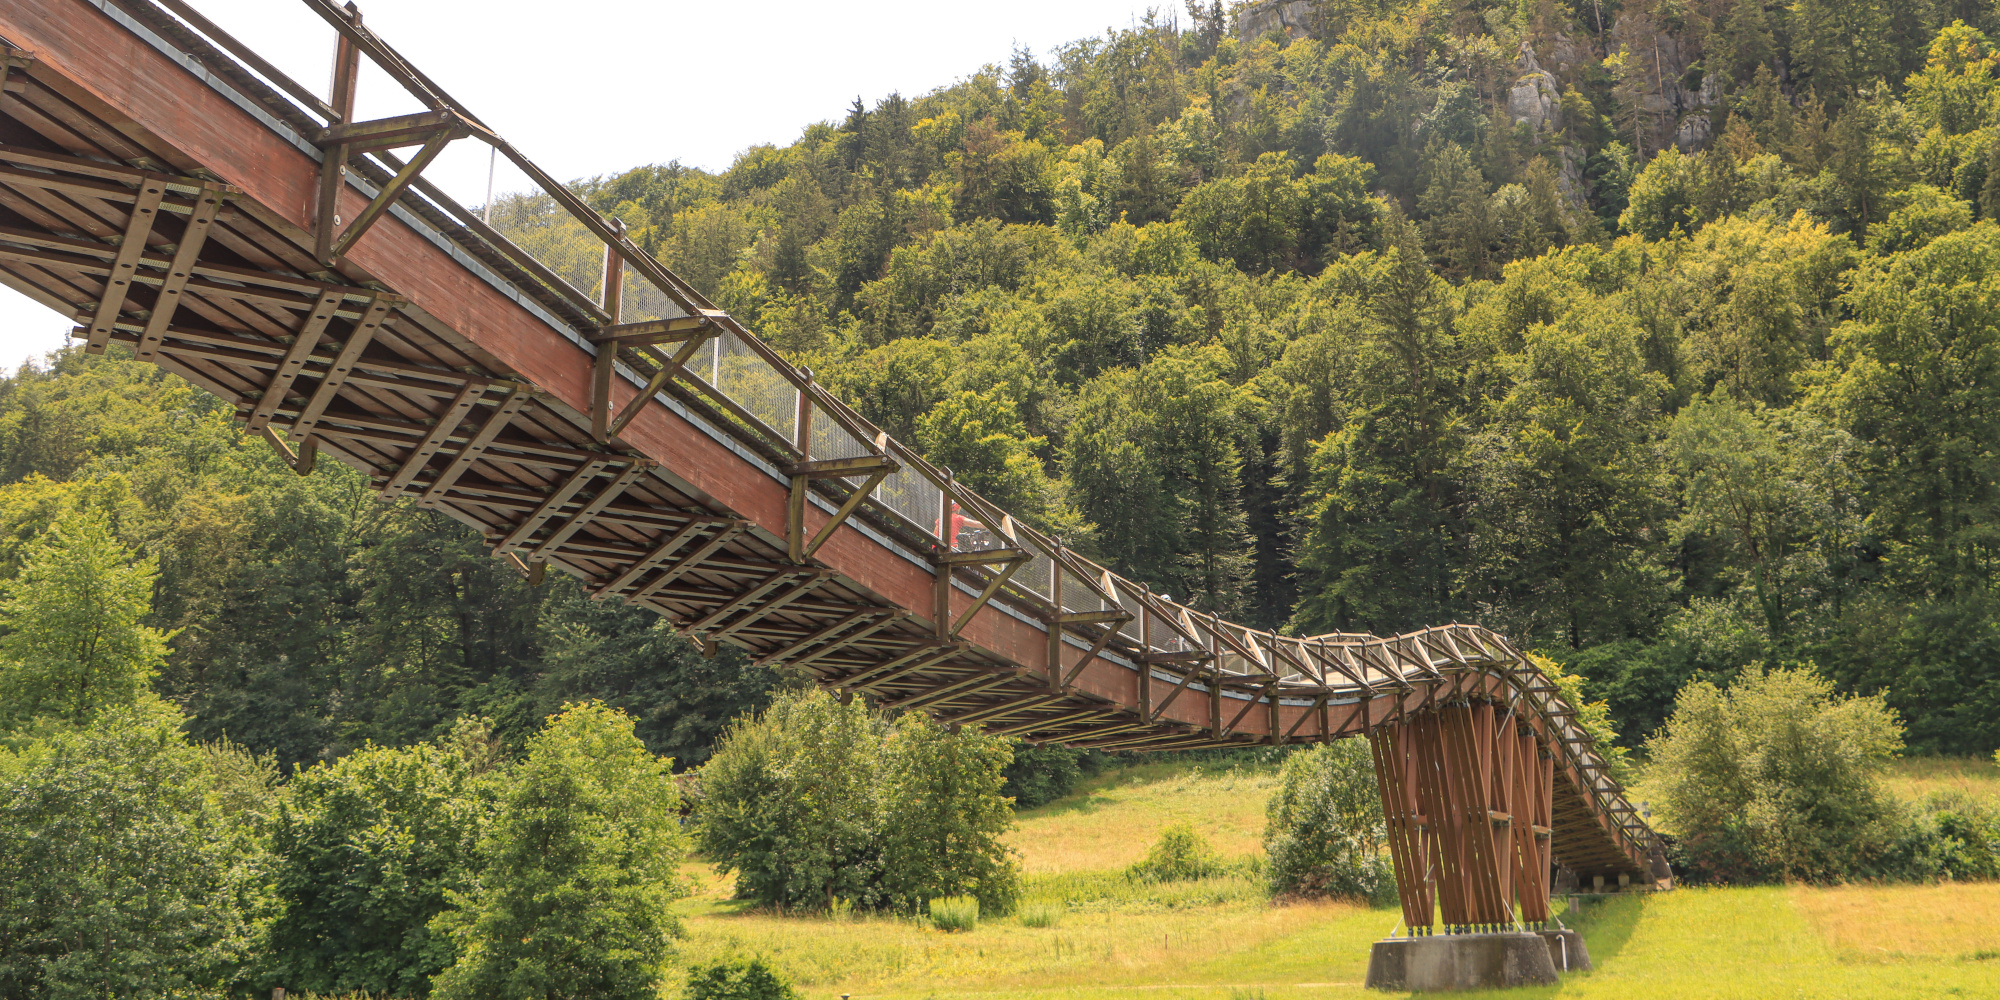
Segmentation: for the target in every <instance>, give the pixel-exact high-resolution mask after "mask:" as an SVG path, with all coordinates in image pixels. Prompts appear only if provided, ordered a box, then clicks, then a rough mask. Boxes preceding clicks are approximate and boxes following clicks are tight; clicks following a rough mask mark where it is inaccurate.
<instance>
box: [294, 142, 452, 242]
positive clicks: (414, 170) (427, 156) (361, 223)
mask: <svg viewBox="0 0 2000 1000" xmlns="http://www.w3.org/2000/svg"><path fill="white" fill-rule="evenodd" d="M453 135H454V133H453V132H452V131H451V130H449V129H447V130H444V131H440V132H436V133H433V134H432V135H431V138H430V141H428V142H426V143H424V148H422V149H420V150H418V151H417V155H415V156H412V157H410V162H408V163H405V164H403V169H401V170H398V171H396V176H394V177H391V178H389V183H387V184H384V185H382V190H381V191H379V192H377V193H376V195H375V200H374V201H371V202H369V203H368V207H367V208H364V209H362V210H361V214H360V215H357V216H355V217H354V221H353V222H351V223H349V224H348V226H347V228H346V229H345V230H344V231H342V232H341V234H340V239H339V240H336V241H335V242H334V244H333V248H332V250H331V251H329V254H330V256H329V257H328V258H327V259H326V260H325V263H328V264H331V263H333V258H334V257H340V256H342V255H344V254H346V253H347V251H348V250H350V249H353V247H354V243H355V241H356V240H359V239H360V238H361V236H362V234H364V233H366V232H368V229H369V227H371V226H373V225H375V223H376V222H377V221H379V220H380V219H381V218H382V216H384V215H386V214H388V211H389V206H391V205H394V204H395V203H396V199H398V198H401V197H402V196H403V190H404V189H405V188H407V187H409V186H410V182H411V181H413V180H416V179H417V175H418V174H420V173H422V172H423V169H424V168H425V167H428V166H430V165H431V161H432V160H435V159H437V156H438V154H439V153H442V152H444V147H445V144H447V143H449V142H451V140H452V137H453ZM339 148H341V149H343V150H344V149H345V148H346V147H339Z"/></svg>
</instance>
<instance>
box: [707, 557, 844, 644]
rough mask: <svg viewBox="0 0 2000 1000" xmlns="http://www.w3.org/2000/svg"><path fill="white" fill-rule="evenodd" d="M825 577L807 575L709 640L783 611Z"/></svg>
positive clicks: (823, 581) (825, 575)
mask: <svg viewBox="0 0 2000 1000" xmlns="http://www.w3.org/2000/svg"><path fill="white" fill-rule="evenodd" d="M826 577H827V574H825V573H810V574H807V575H806V577H805V579H803V580H800V581H799V582H798V583H795V584H793V585H792V587H791V589H789V590H787V591H785V592H784V593H782V594H779V595H778V596H776V597H773V598H771V599H770V600H768V601H765V602H764V603H762V604H759V605H757V606H756V607H754V608H751V609H750V610H749V611H746V612H744V613H743V614H742V615H741V616H739V617H738V618H737V619H736V620H735V621H733V622H730V623H729V624H727V625H724V626H722V627H721V628H719V629H716V630H715V633H714V634H713V635H711V636H710V637H709V638H711V639H721V638H723V637H725V636H728V635H731V634H734V633H735V632H737V631H739V630H741V629H744V628H746V627H748V626H750V625H752V624H755V623H756V622H758V621H760V620H762V619H763V618H764V617H765V616H767V615H770V614H774V613H776V612H779V611H782V610H784V608H785V605H787V604H790V603H792V602H793V601H796V600H798V599H799V598H801V597H804V596H806V595H807V594H809V593H811V592H812V591H813V589H814V588H816V587H818V586H819V585H820V584H822V583H825V582H826Z"/></svg>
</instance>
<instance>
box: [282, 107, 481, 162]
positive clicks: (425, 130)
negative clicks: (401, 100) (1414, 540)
mask: <svg viewBox="0 0 2000 1000" xmlns="http://www.w3.org/2000/svg"><path fill="white" fill-rule="evenodd" d="M459 123H460V119H459V117H458V115H457V114H456V113H454V112H452V111H450V110H449V109H447V110H441V111H421V112H418V113H416V114H413V115H397V116H395V117H393V118H377V119H375V120H373V121H365V122H336V123H335V124H332V125H328V126H327V127H325V128H323V129H320V130H319V132H317V133H316V134H314V135H313V137H312V141H313V145H315V146H318V147H320V148H322V149H331V148H333V147H336V146H346V147H347V155H348V156H349V157H353V156H356V155H359V154H361V153H366V152H370V151H373V150H377V149H395V148H396V147H398V146H414V145H416V144H417V143H419V142H424V141H426V140H428V139H429V138H430V137H431V136H433V135H436V134H437V133H438V132H440V131H452V130H456V126H458V125H459ZM460 134H463V133H462V132H461V133H460Z"/></svg>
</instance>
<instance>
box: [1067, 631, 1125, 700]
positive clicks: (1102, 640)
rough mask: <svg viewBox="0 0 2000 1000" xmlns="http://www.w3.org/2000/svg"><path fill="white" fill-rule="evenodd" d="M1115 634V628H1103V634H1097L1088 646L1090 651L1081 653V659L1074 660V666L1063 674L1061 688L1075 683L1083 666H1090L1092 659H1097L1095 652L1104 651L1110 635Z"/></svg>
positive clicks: (1109, 641) (1116, 632) (1108, 643)
mask: <svg viewBox="0 0 2000 1000" xmlns="http://www.w3.org/2000/svg"><path fill="white" fill-rule="evenodd" d="M1117 634H1118V630H1117V629H1109V628H1108V629H1105V630H1104V634H1103V635H1100V636H1098V637H1097V642H1096V643H1095V644H1094V645H1092V646H1091V647H1090V652H1088V653H1085V654H1083V659H1081V660H1078V661H1076V666H1074V667H1071V668H1069V673H1066V674H1064V675H1063V679H1062V684H1061V685H1059V686H1060V687H1061V689H1062V690H1064V691H1067V690H1069V686H1070V685H1071V684H1074V683H1076V678H1077V675H1078V674H1081V673H1083V668H1085V667H1087V666H1090V663H1091V661H1092V660H1095V659H1097V654H1099V653H1102V652H1104V647H1105V646H1107V645H1110V643H1111V637H1112V636H1114V635H1117Z"/></svg>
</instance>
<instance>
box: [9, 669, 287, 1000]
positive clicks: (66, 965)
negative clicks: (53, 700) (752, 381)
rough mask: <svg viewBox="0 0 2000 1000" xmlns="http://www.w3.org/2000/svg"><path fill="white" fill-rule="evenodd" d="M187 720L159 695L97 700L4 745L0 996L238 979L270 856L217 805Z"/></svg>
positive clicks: (185, 986) (163, 989) (82, 993)
mask: <svg viewBox="0 0 2000 1000" xmlns="http://www.w3.org/2000/svg"><path fill="white" fill-rule="evenodd" d="M180 724H181V719H180V717H179V715H178V713H176V712H174V711H173V710H172V709H170V708H166V707H165V706H162V705H160V704H159V703H158V702H157V701H154V702H152V703H151V704H146V703H142V704H140V705H138V706H135V707H122V708H121V707H109V708H101V709H100V710H99V711H98V714H97V716H96V718H95V720H94V721H93V722H92V723H91V724H90V725H89V726H87V727H81V728H71V727H70V726H68V725H59V726H58V727H56V728H53V729H51V731H50V733H49V735H48V736H47V738H45V739H28V740H21V741H19V742H17V743H16V744H15V746H14V747H13V748H11V749H0V829H4V831H5V833H4V835H0V996H6V997H161V996H168V995H173V994H176V993H179V992H184V991H189V990H191V989H200V988H202V987H215V986H222V985H226V984H228V983H229V981H230V978H231V973H232V966H233V965H234V963H235V962H236V961H237V960H238V959H240V958H241V957H243V953H244V947H245V945H246V944H247V943H248V941H249V938H250V931H251V927H250V924H249V920H248V918H250V917H252V916H254V913H255V909H256V908H257V906H258V903H259V902H260V901H259V900H258V898H257V894H256V891H255V890H256V886H255V884H254V882H253V881H252V879H254V878H255V876H256V873H257V869H258V868H260V867H261V865H260V864H259V862H260V860H261V859H260V858H259V857H258V856H257V855H256V854H255V853H254V846H253V845H252V844H250V843H246V841H247V840H249V838H244V837H238V836H236V835H235V833H236V832H235V831H233V830H232V829H230V827H231V825H232V824H231V822H230V820H229V819H228V818H227V817H226V816H224V815H222V812H221V810H219V809H218V808H216V806H215V804H214V803H212V802H210V801H207V796H206V794H205V793H206V792H207V791H208V790H209V788H210V787H211V780H212V779H211V775H210V773H209V772H208V770H207V769H206V767H205V766H204V756H205V755H204V753H203V751H202V749H201V748H200V747H195V746H190V745H189V744H188V743H187V741H186V740H184V739H182V737H181V734H180V731H179V730H180ZM246 848H249V850H246Z"/></svg>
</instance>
